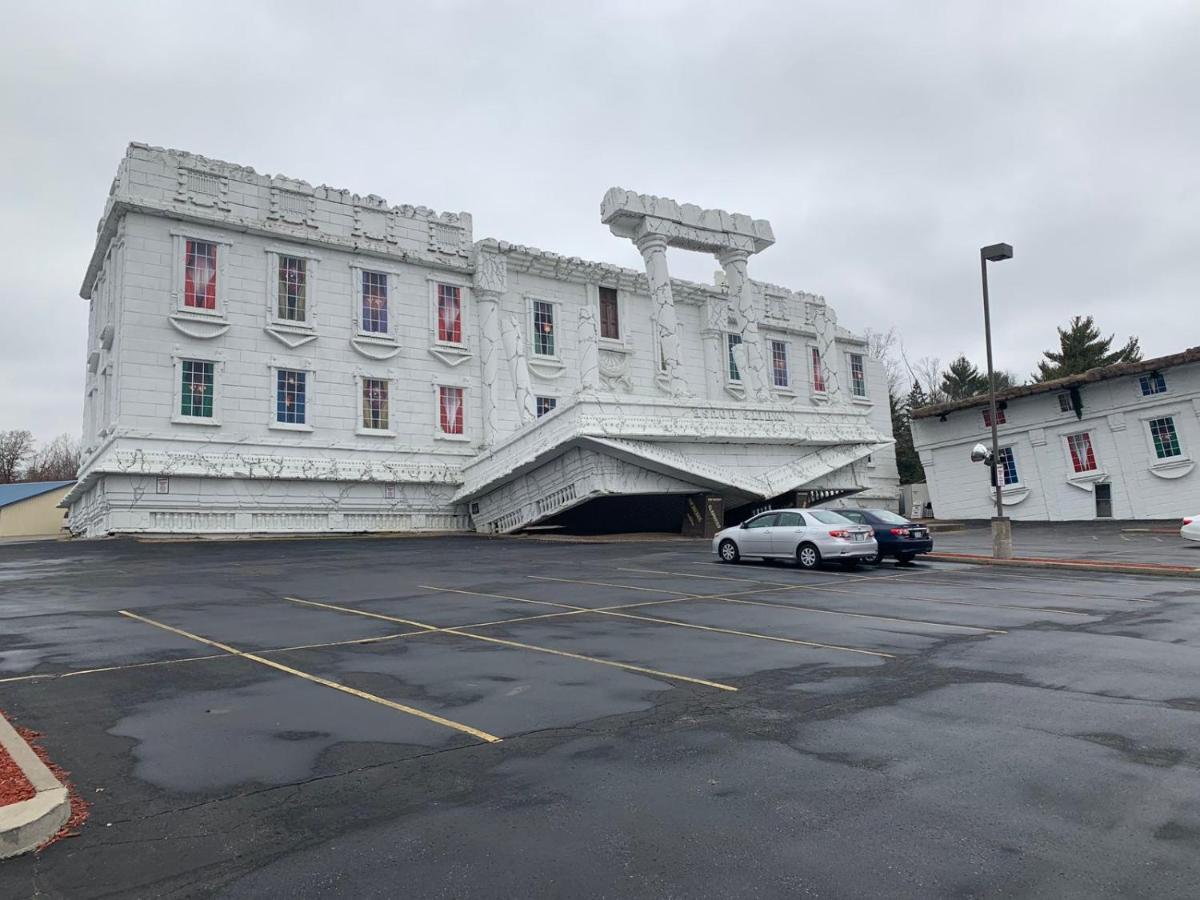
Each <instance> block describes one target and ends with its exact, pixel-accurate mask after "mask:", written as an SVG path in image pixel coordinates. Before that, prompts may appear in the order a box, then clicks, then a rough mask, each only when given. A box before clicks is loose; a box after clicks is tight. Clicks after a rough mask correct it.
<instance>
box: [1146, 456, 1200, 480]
mask: <svg viewBox="0 0 1200 900" xmlns="http://www.w3.org/2000/svg"><path fill="white" fill-rule="evenodd" d="M1195 467H1196V464H1195V463H1194V462H1192V461H1191V460H1190V459H1189V458H1188V457H1186V456H1172V457H1171V458H1170V459H1160V460H1156V461H1155V462H1152V463H1150V474H1151V475H1155V476H1157V477H1158V478H1182V477H1183V476H1184V475H1187V474H1188V473H1189V472H1191V471H1192V469H1194V468H1195Z"/></svg>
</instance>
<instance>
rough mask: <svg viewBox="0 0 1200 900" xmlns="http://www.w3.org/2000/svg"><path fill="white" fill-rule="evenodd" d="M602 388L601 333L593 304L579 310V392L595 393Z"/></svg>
mask: <svg viewBox="0 0 1200 900" xmlns="http://www.w3.org/2000/svg"><path fill="white" fill-rule="evenodd" d="M599 387H600V331H599V329H598V327H597V325H596V311H595V310H594V309H592V306H591V304H590V303H589V304H587V305H585V306H584V307H583V308H582V309H581V310H579V390H580V392H581V393H594V392H595V391H596V390H597V389H598V388H599Z"/></svg>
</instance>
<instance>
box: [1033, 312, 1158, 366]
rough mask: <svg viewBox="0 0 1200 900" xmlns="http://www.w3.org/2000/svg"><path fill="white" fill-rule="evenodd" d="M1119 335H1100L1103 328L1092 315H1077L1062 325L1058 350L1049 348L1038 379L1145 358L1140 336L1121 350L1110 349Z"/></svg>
mask: <svg viewBox="0 0 1200 900" xmlns="http://www.w3.org/2000/svg"><path fill="white" fill-rule="evenodd" d="M1114 337H1115V335H1111V334H1110V335H1109V336H1108V337H1107V338H1101V337H1100V329H1099V328H1097V327H1096V323H1095V322H1094V321H1093V319H1092V317H1091V316H1075V317H1073V318H1072V319H1071V321H1070V323H1069V324H1068V325H1067V327H1066V328H1059V329H1058V344H1059V347H1058V350H1057V351H1055V350H1047V351H1046V352H1045V354H1044V355H1045V357H1046V358H1045V359H1044V360H1042V361H1041V362H1039V363H1038V370H1037V371H1036V372H1034V373H1033V380H1034V381H1049V380H1050V379H1052V378H1064V377H1066V376H1067V375H1078V374H1080V373H1081V372H1086V371H1088V370H1089V369H1095V368H1098V367H1099V366H1111V365H1113V364H1115V363H1123V362H1137V361H1138V360H1140V359H1141V358H1142V348H1141V347H1139V346H1138V339H1137V338H1135V337H1131V338H1130V339H1129V340H1128V341H1126V342H1125V346H1123V347H1121V348H1120V349H1119V350H1113V351H1111V352H1110V351H1109V348H1110V347H1111V346H1112V342H1113V338H1114Z"/></svg>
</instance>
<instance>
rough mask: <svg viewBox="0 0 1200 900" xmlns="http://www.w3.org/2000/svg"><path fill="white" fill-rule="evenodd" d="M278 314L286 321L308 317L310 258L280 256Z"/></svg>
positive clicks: (302, 319) (302, 320) (296, 320)
mask: <svg viewBox="0 0 1200 900" xmlns="http://www.w3.org/2000/svg"><path fill="white" fill-rule="evenodd" d="M276 313H277V315H278V316H279V318H280V319H281V320H282V321H285V322H304V321H307V319H308V260H306V259H300V258H298V257H295V256H280V257H279V306H278V309H277V310H276Z"/></svg>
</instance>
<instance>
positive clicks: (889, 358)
mask: <svg viewBox="0 0 1200 900" xmlns="http://www.w3.org/2000/svg"><path fill="white" fill-rule="evenodd" d="M863 334H864V335H865V336H866V339H867V355H868V356H870V357H871V358H872V359H877V360H879V362H880V364H881V365H882V366H883V372H884V375H885V377H886V378H887V389H888V396H889V397H895V398H897V399H899V398H900V397H901V396H903V394H904V390H903V382H904V367H903V365H902V364H901V362H900V360H899V359H897V358H896V353H897V350H898V348H899V346H900V336H899V335H898V334H896V327H895V326H894V325H893V326H892V327H891V328H889V329H888V330H887V331H876V330H875V329H874V328H867V329H866V330H865V331H864V332H863Z"/></svg>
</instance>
